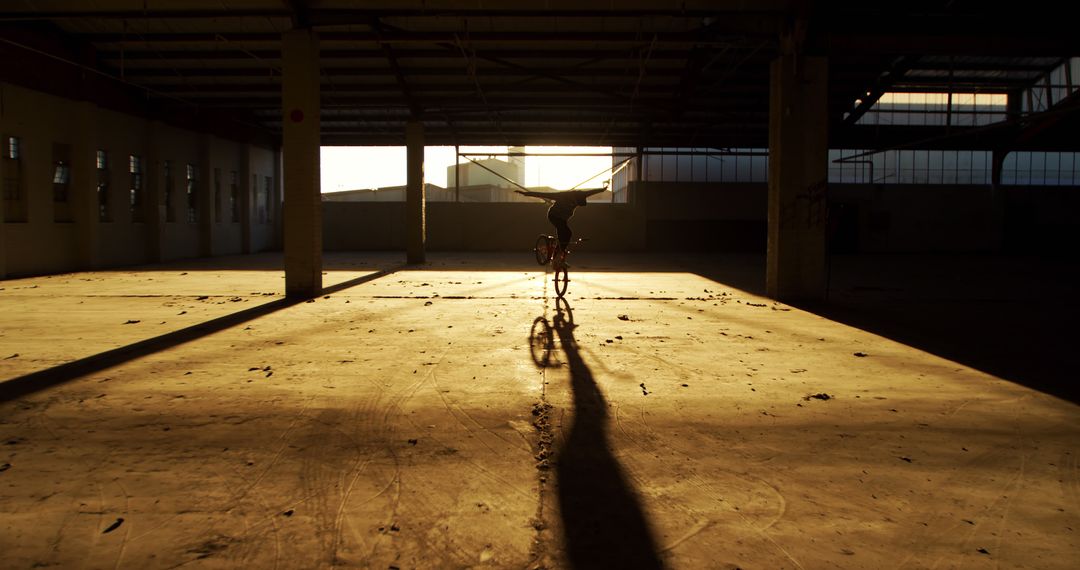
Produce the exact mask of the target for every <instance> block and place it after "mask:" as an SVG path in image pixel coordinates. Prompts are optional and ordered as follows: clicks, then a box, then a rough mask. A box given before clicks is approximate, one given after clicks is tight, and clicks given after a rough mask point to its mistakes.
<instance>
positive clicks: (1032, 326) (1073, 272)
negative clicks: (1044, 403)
mask: <svg viewBox="0 0 1080 570" xmlns="http://www.w3.org/2000/svg"><path fill="white" fill-rule="evenodd" d="M834 269H835V270H834V283H833V286H832V289H831V290H830V295H829V300H828V302H825V303H810V302H800V303H792V305H794V306H797V307H798V308H800V309H803V310H805V311H809V312H811V313H814V314H817V315H819V316H822V317H824V318H827V319H829V320H832V321H835V322H838V323H843V324H845V325H848V326H851V327H855V328H858V329H861V330H864V331H867V332H870V333H873V334H876V335H880V336H883V337H886V338H889V339H891V340H894V341H896V342H899V343H902V344H905V345H907V346H910V347H913V348H917V349H919V350H922V351H925V352H928V353H930V354H934V355H936V356H939V357H942V358H945V359H948V360H951V361H953V362H956V363H959V364H962V365H964V366H968V367H971V368H973V369H976V370H980V371H982V372H985V373H988V374H991V375H993V376H996V377H998V378H1001V379H1003V380H1007V381H1009V382H1013V383H1016V384H1020V385H1023V386H1027V387H1028V388H1032V389H1034V390H1038V391H1040V392H1043V393H1046V394H1050V395H1052V396H1055V397H1058V398H1062V399H1064V400H1068V401H1070V402H1073V403H1080V384H1077V383H1076V382H1075V381H1073V378H1075V377H1076V372H1075V365H1073V363H1072V360H1071V359H1070V358H1068V356H1069V355H1071V354H1072V353H1074V352H1075V351H1076V349H1075V346H1074V345H1075V344H1076V343H1075V342H1074V340H1073V339H1074V338H1076V334H1075V332H1074V328H1075V323H1076V322H1077V320H1078V319H1080V310H1078V308H1077V305H1076V303H1075V301H1074V300H1073V297H1074V295H1075V283H1076V282H1077V279H1078V278H1080V271H1078V270H1077V269H1076V266H1075V265H1071V264H1069V263H1062V262H1058V261H1056V260H1047V259H1040V258H1033V257H1032V258H1028V257H1018V256H1017V257H1011V256H979V255H940V256H931V255H910V256H904V255H888V256H868V255H867V256H837V258H836V263H835V264H834Z"/></svg>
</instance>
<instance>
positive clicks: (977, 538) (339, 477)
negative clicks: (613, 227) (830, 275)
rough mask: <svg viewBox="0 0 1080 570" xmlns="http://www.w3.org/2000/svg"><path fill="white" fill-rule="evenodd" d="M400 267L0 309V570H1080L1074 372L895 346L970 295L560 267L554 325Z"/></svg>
mask: <svg viewBox="0 0 1080 570" xmlns="http://www.w3.org/2000/svg"><path fill="white" fill-rule="evenodd" d="M400 258H401V255H400V254H355V255H328V256H327V259H326V269H327V271H326V276H325V279H326V285H327V286H330V287H331V291H332V292H331V293H330V294H329V295H328V296H327V297H325V298H323V297H320V298H318V299H316V300H315V301H314V302H309V303H295V304H294V303H290V302H286V301H284V300H282V299H281V297H280V295H279V292H280V291H281V290H282V289H283V282H282V277H281V275H282V274H281V272H280V271H279V270H278V269H276V268H277V267H280V257H276V256H273V255H266V256H254V257H249V258H221V259H215V260H206V261H194V262H188V263H183V264H170V265H164V266H153V267H148V268H138V269H133V270H126V271H114V272H95V273H78V274H70V275H58V276H52V277H37V278H28V279H14V280H8V281H0V315H2V317H0V380H5V381H6V382H3V383H0V442H2V443H3V445H0V552H2V553H3V554H2V559H0V567H4V568H31V567H49V566H57V567H64V568H106V567H107V568H115V567H125V568H173V567H177V566H189V567H207V568H320V567H330V566H335V565H340V566H347V567H363V568H402V569H404V568H455V567H456V568H460V567H493V568H539V567H545V568H569V567H577V568H594V567H610V568H629V567H643V568H648V567H660V566H663V567H671V568H736V567H739V568H762V569H777V568H804V569H816V568H1062V569H1066V568H1068V569H1071V568H1076V567H1077V563H1078V560H1080V542H1078V538H1077V530H1078V529H1080V469H1078V461H1077V459H1078V455H1080V408H1078V407H1077V405H1076V403H1075V402H1076V400H1075V398H1072V397H1070V396H1069V394H1070V392H1069V389H1068V387H1067V386H1068V385H1072V384H1074V383H1075V382H1076V380H1077V378H1076V376H1075V373H1074V374H1073V375H1072V376H1070V377H1056V376H1055V374H1061V371H1062V370H1069V369H1074V367H1073V366H1066V365H1060V366H1057V365H1053V363H1050V364H1047V363H1046V362H1043V363H1041V364H1040V363H1035V362H1031V363H1030V366H1026V365H1025V363H1024V362H1023V361H1020V362H1019V363H1017V362H1013V361H1014V360H1015V359H1016V358H1023V356H1024V353H1021V354H1019V355H1016V356H1015V357H1014V356H1010V354H1011V353H1008V352H1007V351H1008V350H1009V348H1008V347H1010V346H1013V345H1016V346H1023V343H1024V342H1025V341H1029V340H1030V339H1031V335H1032V334H1033V333H1032V332H1031V331H1023V330H1017V331H1013V336H1012V341H1011V342H1002V343H999V344H1000V346H998V345H982V344H980V345H979V346H983V347H985V348H986V349H987V350H991V351H993V352H995V353H996V354H997V355H998V357H997V359H996V360H995V359H994V358H993V356H992V355H990V356H987V360H985V362H989V363H991V364H992V365H988V366H978V364H979V363H980V362H984V361H983V360H980V359H979V355H980V354H982V353H980V352H979V346H974V344H973V343H970V342H969V343H968V344H967V345H965V344H964V343H963V342H960V341H957V342H958V343H959V344H956V343H952V342H950V341H949V338H948V337H952V336H953V335H954V334H959V333H955V331H954V330H953V329H950V328H948V327H945V326H944V325H942V326H940V327H937V328H935V327H936V326H937V325H935V324H934V323H933V322H924V321H925V319H924V320H923V321H920V320H919V319H916V318H914V317H913V315H923V316H925V315H930V314H934V315H938V316H939V317H940V316H941V315H942V311H946V312H948V311H953V310H958V311H960V312H961V313H962V312H964V307H967V306H968V305H970V303H971V302H973V301H971V300H970V296H966V295H968V293H970V292H969V291H966V290H963V289H958V290H957V291H956V292H955V296H954V297H948V295H946V297H948V298H946V297H940V296H939V297H934V298H927V297H925V296H924V297H920V296H919V295H917V294H912V291H913V290H914V289H901V288H897V287H896V285H895V283H896V281H892V280H890V281H889V283H890V284H891V285H890V287H886V286H884V285H882V284H881V283H876V282H875V281H874V279H873V278H874V277H876V278H878V279H882V276H883V275H885V274H887V272H882V271H881V268H883V267H884V268H893V270H894V271H895V267H896V265H895V263H893V262H892V261H889V260H886V261H881V260H878V262H879V264H878V265H877V266H874V265H873V263H874V260H855V261H850V262H848V263H847V267H848V269H849V270H851V271H854V269H852V267H854V266H856V265H858V264H860V263H862V264H870V265H869V266H867V267H864V268H862V269H859V273H858V275H861V276H863V277H866V276H870V277H868V279H869V281H867V280H863V281H860V280H859V278H853V277H851V275H852V274H850V273H849V274H848V278H847V279H846V280H845V279H843V269H844V268H842V267H841V268H838V269H837V275H838V277H837V281H836V283H834V288H833V291H834V294H833V305H831V306H830V308H829V309H827V310H826V309H821V310H816V309H814V311H815V312H808V311H806V310H803V309H800V308H795V307H790V306H787V305H782V304H777V303H774V302H772V301H770V300H768V299H765V298H763V297H761V296H760V281H761V275H762V273H761V260H760V259H758V258H745V257H690V256H685V257H679V256H676V257H672V256H655V257H650V256H600V255H594V256H589V255H588V254H582V255H581V256H580V257H578V258H575V259H574V260H573V264H574V267H573V268H572V278H573V279H574V280H573V282H572V283H571V284H570V292H569V294H568V295H567V301H568V302H567V303H566V304H561V303H560V304H556V302H555V300H554V298H553V293H552V288H551V285H550V281H548V280H545V274H544V273H543V272H542V271H540V270H539V268H538V266H536V265H535V264H531V265H530V264H529V263H530V262H529V259H528V258H527V253H524V254H514V255H511V254H469V255H467V256H466V255H451V254H432V255H431V263H429V264H428V265H427V266H424V267H422V268H416V267H412V268H407V267H402V266H401V265H400V264H399V260H400ZM909 261H910V260H909ZM910 263H911V264H912V266H915V267H919V268H922V269H923V270H924V271H929V270H927V269H926V268H927V267H932V266H933V264H930V265H927V264H926V263H924V262H923V261H919V260H914V261H910ZM952 263H954V261H949V262H948V264H952ZM874 267H877V269H874ZM909 277H910V276H909ZM923 277H925V279H924V281H925V282H924V286H926V287H927V290H929V291H943V290H947V289H949V287H951V286H955V283H952V282H949V283H944V282H943V281H942V280H941V279H940V275H938V276H935V275H933V274H932V272H931V274H927V275H924V276H923ZM1033 279H1034V280H1032V279H1029V280H1028V281H1029V282H1033V283H1038V282H1039V278H1038V277H1035V278H1033ZM860 283H862V284H860ZM1055 283H1058V285H1055V286H1056V287H1059V289H1060V288H1062V287H1064V288H1065V292H1068V289H1069V287H1071V288H1073V292H1075V281H1073V284H1072V285H1071V286H1069V285H1061V284H1060V283H1059V282H1056V281H1055ZM950 284H951V285H950ZM1012 285H1015V284H1011V285H1009V286H1012ZM988 287H991V286H988ZM991 288H992V287H991ZM1000 288H1002V287H999V289H1000ZM1043 290H1044V291H1048V292H1047V295H1060V294H1062V291H1060V290H1057V289H1054V290H1047V289H1045V288H1044V289H1043ZM755 292H757V293H755ZM1024 294H1026V292H1025V293H1024ZM949 295H952V293H950V294H949ZM983 297H985V295H983V296H982V297H979V298H978V299H976V301H974V302H984V301H985V299H984V298H983ZM942 299H945V300H942ZM949 299H951V300H949ZM1010 299H1011V297H1010ZM999 300H1000V299H999ZM1059 300H1060V299H1059ZM1006 301H1008V299H1006ZM965 303H967V305H965ZM980 306H983V305H980ZM995 306H997V307H999V308H1000V306H1003V305H1002V304H1001V303H998V304H997V305H992V306H990V308H989V309H987V310H991V311H992V310H994V308H993V307H995ZM1010 306H1012V305H1010ZM882 307H887V310H886V309H882ZM928 307H929V309H928ZM957 307H960V308H959V309H957ZM874 308H877V309H881V310H886V313H880V311H879V313H874ZM984 308H985V307H984ZM811 309H813V308H811ZM834 310H835V311H837V312H836V313H835V314H833V313H831V312H830V311H834ZM1046 310H1049V309H1046ZM845 311H846V312H845ZM887 311H892V313H888V312H887ZM1012 311H1013V313H1015V315H1014V316H1016V315H1021V316H1022V315H1025V314H1027V313H1025V311H1024V309H1023V307H1019V308H1017V307H1014V308H1013V309H1012ZM969 312H970V313H971V314H972V315H973V314H976V313H977V314H983V313H981V312H980V311H979V310H974V309H973V310H971V311H969ZM875 314H878V315H879V316H880V314H884V315H885V316H884V318H881V319H879V320H878V321H876V323H877V324H879V325H881V324H882V323H885V324H884V325H882V326H872V325H873V324H874V323H870V322H869V321H872V320H873V317H874V315H875ZM825 315H828V317H827V316H825ZM890 315H891V316H890ZM968 316H969V317H970V316H971V315H968ZM860 318H861V319H863V320H864V321H867V322H858V323H856V321H857V320H858V319H860ZM905 319H907V320H908V321H910V322H907V321H905ZM945 321H948V319H941V320H940V321H939V322H945ZM954 321H955V319H954V320H952V321H948V322H952V326H953V328H954V329H956V330H957V331H960V332H963V331H965V330H966V331H969V332H970V333H971V334H972V335H975V338H977V337H978V335H984V336H986V337H987V338H989V337H993V338H997V337H999V336H1001V335H997V334H995V333H994V332H993V330H992V329H988V328H987V326H989V325H986V326H984V324H985V323H991V322H994V319H993V318H985V319H984V321H970V320H969V321H964V322H960V323H959V324H957V322H954ZM1073 322H1075V321H1073ZM845 323H851V324H845ZM980 323H983V324H980ZM890 324H891V325H896V326H899V327H901V329H902V330H900V329H895V327H894V328H893V329H890V327H889V326H888V325H890ZM856 325H857V326H856ZM905 325H910V326H908V327H907V328H903V326H905ZM920 326H922V327H923V329H920V328H919V327H920ZM860 327H861V328H860ZM926 327H929V329H927V328H926ZM964 327H966V329H965V328H964ZM871 330H874V331H876V333H875V332H869V331H871ZM919 330H922V331H923V332H924V333H925V332H926V331H927V330H931V332H932V330H938V331H945V332H946V334H945V335H944V336H945V337H946V338H944V341H942V335H938V336H937V337H933V335H930V336H927V335H926V334H924V335H923V336H918V335H915V336H912V334H908V333H912V331H915V332H918V331H919ZM877 333H880V334H877ZM1042 334H1043V335H1044V336H1046V335H1047V334H1048V333H1046V331H1043V332H1042ZM961 336H963V335H961ZM932 337H933V338H932ZM935 338H936V340H935ZM1047 338H1051V337H1049V336H1048V337H1047ZM1052 338H1057V336H1053V337H1052ZM1073 338H1074V339H1075V335H1074V337H1073ZM894 339H900V340H894ZM901 341H902V342H901ZM1063 344H1064V341H1063ZM968 345H972V346H968ZM943 346H946V347H947V346H953V347H955V346H959V347H960V348H959V349H956V350H955V351H954V352H955V354H954V353H951V352H949V349H942V347H943ZM965 347H966V348H965ZM969 349H970V350H969ZM1001 351H1006V352H1005V353H1002V352H1001ZM983 352H985V351H983ZM939 354H949V355H951V356H955V357H956V358H957V359H956V360H951V359H946V358H943V357H941V356H938V355H939ZM1002 354H1004V356H1002ZM1071 354H1075V349H1073V351H1072V353H1071ZM1067 356H1068V354H1064V355H1063V354H1057V358H1059V359H1065V358H1067ZM1051 357H1052V356H1051ZM1008 362H1011V363H1012V364H1011V366H1012V368H1009V367H1008V366H1006V365H1005V364H1002V363H1006V364H1007V363H1008ZM994 363H996V364H994ZM988 369H989V370H994V371H996V372H999V373H1000V374H1002V376H1003V377H995V376H994V375H991V374H990V373H987V372H985V371H982V370H988ZM1028 369H1030V370H1036V369H1037V370H1038V372H1039V373H1038V374H1034V373H1033V374H1031V375H1025V372H1024V371H1025V370H1028ZM1002 370H1004V371H1006V372H1008V374H1005V373H1001V372H1000V371H1002ZM1017 371H1018V372H1017ZM1014 376H1015V377H1014ZM1029 376H1030V377H1029ZM1029 380H1030V381H1029ZM1063 387H1064V388H1063ZM1036 388H1037V389H1036Z"/></svg>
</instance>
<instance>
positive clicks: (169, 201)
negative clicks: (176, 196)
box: [161, 160, 176, 222]
mask: <svg viewBox="0 0 1080 570" xmlns="http://www.w3.org/2000/svg"><path fill="white" fill-rule="evenodd" d="M161 170H162V171H163V172H164V174H165V221H166V222H175V221H176V210H175V209H174V208H173V190H174V188H173V174H172V161H171V160H166V161H165V162H163V163H162V165H161Z"/></svg>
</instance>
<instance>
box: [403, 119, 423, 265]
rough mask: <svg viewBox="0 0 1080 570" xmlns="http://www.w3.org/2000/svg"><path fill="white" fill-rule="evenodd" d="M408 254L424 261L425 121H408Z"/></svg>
mask: <svg viewBox="0 0 1080 570" xmlns="http://www.w3.org/2000/svg"><path fill="white" fill-rule="evenodd" d="M405 154H406V158H405V170H406V174H407V183H406V187H405V233H406V235H405V247H406V250H405V258H406V261H407V262H408V263H424V260H425V254H424V248H425V244H426V241H427V235H426V228H427V226H426V219H425V215H426V207H425V206H426V204H425V202H426V197H425V196H424V125H423V124H422V123H420V122H419V121H409V122H408V123H407V124H406V125H405Z"/></svg>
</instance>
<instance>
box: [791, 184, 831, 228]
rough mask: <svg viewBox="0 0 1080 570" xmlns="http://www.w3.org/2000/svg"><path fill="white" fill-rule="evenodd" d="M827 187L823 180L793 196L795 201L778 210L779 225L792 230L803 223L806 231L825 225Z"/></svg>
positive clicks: (826, 216)
mask: <svg viewBox="0 0 1080 570" xmlns="http://www.w3.org/2000/svg"><path fill="white" fill-rule="evenodd" d="M827 189H828V185H827V183H826V180H825V179H821V180H818V181H817V182H815V183H813V184H811V185H810V186H807V187H806V190H805V191H803V192H800V193H799V194H796V195H795V199H794V200H792V201H789V202H788V203H787V204H784V205H783V206H782V207H781V209H780V225H781V227H785V228H794V227H796V226H797V225H800V222H802V221H803V218H804V217H803V215H802V214H803V213H804V212H805V223H806V228H807V229H814V228H819V227H822V226H824V225H825V223H826V222H827V218H828V201H827V200H826V196H827V194H828V192H827Z"/></svg>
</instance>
